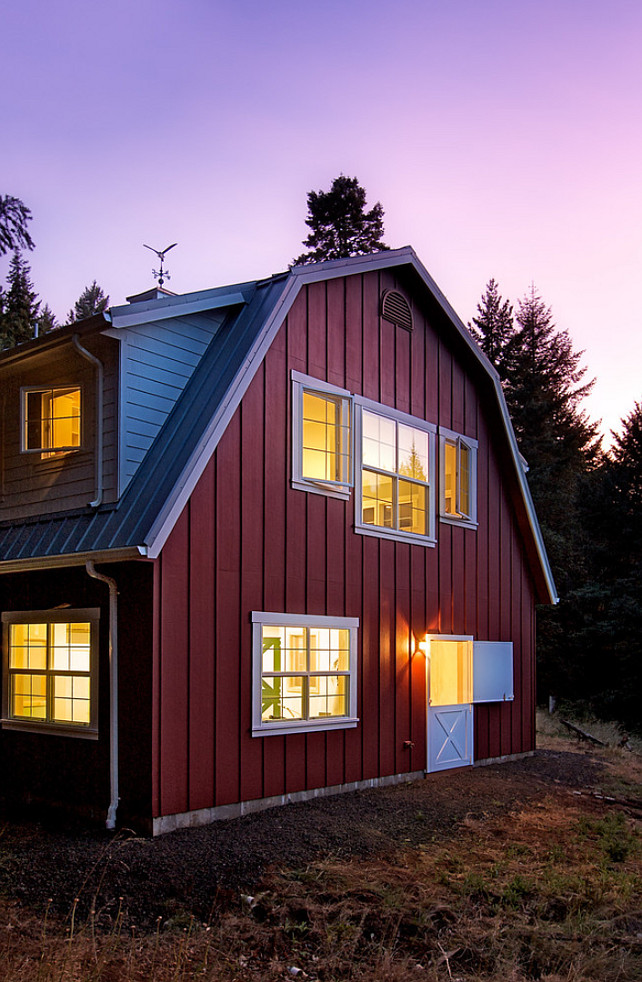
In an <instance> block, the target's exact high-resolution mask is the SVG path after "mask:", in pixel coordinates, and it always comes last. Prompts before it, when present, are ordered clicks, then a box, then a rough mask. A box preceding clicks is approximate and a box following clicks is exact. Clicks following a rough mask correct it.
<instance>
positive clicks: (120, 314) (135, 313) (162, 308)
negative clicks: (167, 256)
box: [111, 292, 247, 330]
mask: <svg viewBox="0 0 642 982" xmlns="http://www.w3.org/2000/svg"><path fill="white" fill-rule="evenodd" d="M177 299H178V298H174V297H168V298H167V300H165V299H164V298H163V299H161V300H152V301H150V303H149V305H147V304H144V305H140V304H138V303H132V304H130V305H129V306H128V307H124V306H123V307H112V308H111V322H112V325H113V327H114V328H115V329H116V330H121V329H122V328H124V327H136V326H137V325H138V324H148V323H149V322H150V321H162V320H167V319H168V318H169V317H185V316H186V315H187V314H198V313H200V312H201V311H203V310H217V309H219V308H221V307H236V306H238V305H239V304H243V303H247V300H246V298H245V297H244V296H243V294H242V293H238V292H236V293H226V294H222V295H221V296H218V297H203V298H201V299H200V300H188V301H185V300H183V302H176V300H177ZM180 299H182V298H180ZM172 300H173V301H174V303H172V302H171V301H172ZM168 301H169V302H168ZM155 304H158V306H154V305H155ZM141 306H142V309H141Z"/></svg>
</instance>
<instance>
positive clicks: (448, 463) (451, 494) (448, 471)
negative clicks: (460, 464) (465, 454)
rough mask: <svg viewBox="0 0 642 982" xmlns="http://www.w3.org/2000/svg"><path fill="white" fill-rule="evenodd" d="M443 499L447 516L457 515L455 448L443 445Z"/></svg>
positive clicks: (446, 444)
mask: <svg viewBox="0 0 642 982" xmlns="http://www.w3.org/2000/svg"><path fill="white" fill-rule="evenodd" d="M444 497H445V510H446V514H447V515H457V447H456V446H455V445H454V444H453V443H448V442H446V443H445V444H444Z"/></svg>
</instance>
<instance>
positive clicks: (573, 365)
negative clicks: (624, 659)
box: [504, 286, 600, 697]
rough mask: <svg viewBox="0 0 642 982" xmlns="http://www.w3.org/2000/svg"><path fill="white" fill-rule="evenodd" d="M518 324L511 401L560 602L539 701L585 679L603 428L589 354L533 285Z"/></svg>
mask: <svg viewBox="0 0 642 982" xmlns="http://www.w3.org/2000/svg"><path fill="white" fill-rule="evenodd" d="M516 322H517V327H516V330H515V333H514V334H513V336H512V337H511V338H510V340H509V342H508V344H507V346H506V349H505V353H504V370H505V374H506V382H505V392H506V400H507V403H508V407H509V410H510V413H511V417H512V420H513V426H514V428H515V434H516V436H517V442H518V444H519V448H520V450H521V452H522V454H523V455H524V457H525V458H526V461H527V463H528V465H529V472H528V483H529V486H530V489H531V493H532V495H533V501H534V503H535V509H536V512H537V515H538V518H539V522H540V525H541V529H542V535H543V537H544V542H545V544H546V548H547V552H548V555H549V559H550V562H551V566H552V569H553V575H554V577H555V581H556V586H557V589H558V593H559V595H560V598H561V600H560V604H559V605H558V607H556V608H550V607H549V608H543V609H542V610H541V611H540V614H539V616H538V651H539V668H538V671H539V681H540V695H541V696H542V697H544V696H546V695H548V694H549V693H550V692H553V693H555V694H557V695H572V694H573V692H574V691H576V688H575V686H576V677H577V674H578V673H582V672H584V668H583V667H582V664H581V659H578V657H575V656H577V652H575V656H574V657H571V654H570V653H571V648H572V646H573V640H572V637H571V635H572V634H573V621H574V616H575V610H574V604H575V595H576V593H577V591H578V590H580V589H582V588H583V587H584V586H585V585H586V583H587V576H588V569H587V542H588V535H587V529H586V527H585V526H584V524H583V521H582V515H581V508H580V504H581V501H582V497H583V495H584V494H585V493H586V488H587V485H588V484H589V482H590V481H591V474H592V471H593V470H594V467H595V463H596V461H597V460H598V459H599V446H600V440H599V437H598V427H597V424H595V423H591V422H590V421H589V419H588V417H587V415H586V413H585V412H584V411H583V410H582V408H581V403H582V400H583V399H584V397H585V396H586V395H587V393H588V392H590V390H591V387H592V385H593V382H585V381H584V376H585V374H586V369H585V368H584V367H583V366H582V365H581V358H582V352H576V351H574V349H573V345H572V342H571V339H570V337H569V335H568V332H566V331H558V330H557V329H556V327H555V324H554V322H553V317H552V313H551V309H550V307H548V306H547V305H546V304H545V303H544V302H543V300H542V299H541V297H540V296H539V295H538V294H537V292H536V290H535V287H534V286H533V287H531V290H530V291H529V293H527V294H526V296H525V297H524V298H523V299H522V300H521V301H520V302H519V304H518V307H517V313H516Z"/></svg>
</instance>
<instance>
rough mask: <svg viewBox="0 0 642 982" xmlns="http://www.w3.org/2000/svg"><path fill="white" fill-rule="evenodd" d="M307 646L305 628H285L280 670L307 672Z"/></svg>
mask: <svg viewBox="0 0 642 982" xmlns="http://www.w3.org/2000/svg"><path fill="white" fill-rule="evenodd" d="M307 670H308V647H307V635H306V631H305V628H302V627H287V628H286V629H285V648H284V658H283V668H282V669H281V671H282V672H307Z"/></svg>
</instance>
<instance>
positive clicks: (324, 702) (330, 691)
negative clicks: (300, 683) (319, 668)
mask: <svg viewBox="0 0 642 982" xmlns="http://www.w3.org/2000/svg"><path fill="white" fill-rule="evenodd" d="M347 693H348V679H347V676H345V675H321V676H316V677H315V676H314V675H313V676H311V677H310V719H319V718H320V717H323V716H347V715H348V708H347V707H348V702H347Z"/></svg>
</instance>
